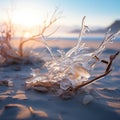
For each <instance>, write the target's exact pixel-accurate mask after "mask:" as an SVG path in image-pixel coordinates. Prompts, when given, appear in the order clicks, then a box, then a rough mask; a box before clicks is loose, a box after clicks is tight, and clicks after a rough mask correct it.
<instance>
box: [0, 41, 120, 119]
mask: <svg viewBox="0 0 120 120" xmlns="http://www.w3.org/2000/svg"><path fill="white" fill-rule="evenodd" d="M17 42H19V41H13V43H12V44H14V45H16V46H17V44H18V43H17ZM33 43H34V42H33ZM33 43H32V42H31V44H30V43H29V47H30V46H32V47H33V48H36V47H42V45H41V44H37V42H35V43H34V45H33ZM85 43H86V45H87V46H89V48H97V46H98V45H99V42H91V41H90V42H85ZM48 44H49V46H51V47H59V48H60V49H63V48H70V47H72V46H73V45H75V44H76V42H74V41H62V40H59V41H50V42H48ZM27 45H28V44H26V46H27ZM106 50H108V51H106V52H104V53H103V58H105V57H106V56H107V55H108V56H109V55H110V54H111V53H113V52H114V51H120V42H114V43H113V44H110V45H108V46H107V48H106ZM31 68H33V69H36V68H40V69H41V70H42V68H41V63H38V64H37V65H30V64H28V65H7V66H0V81H4V80H12V81H13V86H9V87H8V86H4V85H1V86H0V120H120V55H118V56H117V58H116V60H115V61H114V63H113V71H112V72H111V73H110V74H109V75H107V76H106V77H104V78H102V79H100V80H98V81H96V82H94V83H93V84H90V85H89V86H86V87H85V88H83V89H80V90H79V92H78V93H77V94H76V95H75V96H74V97H73V98H72V99H69V100H63V99H61V98H60V97H58V96H57V95H55V94H53V93H40V92H38V91H35V90H33V89H26V88H25V81H26V80H28V79H29V77H30V74H31ZM103 69H104V66H103V65H102V64H99V65H98V66H97V68H96V71H95V74H96V75H99V74H100V73H102V71H103ZM87 95H90V96H92V98H93V99H92V100H91V102H90V103H88V104H84V98H85V97H86V96H87Z"/></svg>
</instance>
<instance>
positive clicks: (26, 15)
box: [12, 8, 42, 27]
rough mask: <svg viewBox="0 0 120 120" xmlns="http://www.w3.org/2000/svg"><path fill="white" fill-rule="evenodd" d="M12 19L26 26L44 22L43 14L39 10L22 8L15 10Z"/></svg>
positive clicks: (15, 22)
mask: <svg viewBox="0 0 120 120" xmlns="http://www.w3.org/2000/svg"><path fill="white" fill-rule="evenodd" d="M12 21H13V23H14V24H18V25H22V26H24V27H33V26H35V25H39V24H40V23H41V22H42V21H41V16H40V14H39V13H38V11H37V10H34V9H22V8H21V9H19V10H16V11H15V12H14V14H13V16H12Z"/></svg>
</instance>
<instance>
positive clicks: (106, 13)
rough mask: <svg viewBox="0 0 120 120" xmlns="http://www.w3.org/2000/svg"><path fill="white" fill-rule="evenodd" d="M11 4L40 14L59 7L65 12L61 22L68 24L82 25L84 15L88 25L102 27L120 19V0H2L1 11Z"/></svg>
mask: <svg viewBox="0 0 120 120" xmlns="http://www.w3.org/2000/svg"><path fill="white" fill-rule="evenodd" d="M11 6H12V7H13V8H15V9H17V8H21V10H22V9H24V8H31V9H32V10H33V11H34V10H35V9H36V10H37V11H39V12H38V14H39V15H41V14H42V15H43V14H46V13H49V14H51V12H52V11H54V9H55V8H56V7H59V10H60V11H62V12H63V14H62V16H63V17H62V19H60V21H61V22H60V23H62V24H64V25H66V26H77V25H80V24H81V19H82V17H83V16H86V24H87V25H89V26H100V27H104V26H108V25H110V24H111V23H112V22H113V21H114V20H117V19H120V0H0V13H2V12H3V11H4V10H5V9H7V8H9V7H11ZM39 15H38V16H39Z"/></svg>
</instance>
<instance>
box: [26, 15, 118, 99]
mask: <svg viewBox="0 0 120 120" xmlns="http://www.w3.org/2000/svg"><path fill="white" fill-rule="evenodd" d="M84 22H85V17H83V19H82V25H81V30H80V33H79V37H78V41H77V44H76V45H75V46H74V47H73V48H71V49H70V50H69V51H67V52H65V51H63V50H58V53H59V55H60V57H53V56H54V54H53V53H52V51H49V52H50V54H51V56H52V60H50V61H47V62H46V63H45V67H46V69H47V70H46V72H45V73H40V72H39V74H38V72H35V71H34V73H32V74H34V77H33V78H31V80H28V81H26V87H28V88H33V89H34V88H35V87H37V88H38V87H45V88H47V89H48V91H52V92H53V91H54V92H55V93H57V94H59V96H61V97H63V98H65V99H68V98H70V97H71V96H72V95H74V93H75V92H76V91H77V90H78V89H79V88H81V87H83V86H86V85H88V84H90V83H92V82H94V81H96V80H98V79H100V78H102V77H104V76H106V75H107V74H108V73H110V72H111V65H112V61H113V60H114V59H115V57H116V56H117V55H118V54H119V52H117V53H115V54H114V55H111V56H110V60H109V61H107V62H106V64H107V67H106V70H105V72H103V74H101V75H100V76H98V77H96V78H94V79H92V80H90V77H92V74H91V72H92V71H93V70H94V68H95V66H96V65H97V62H104V60H101V59H100V55H101V53H102V52H103V50H104V49H105V47H106V45H107V44H109V43H112V42H113V40H114V39H115V38H116V37H117V36H118V34H119V33H120V31H118V32H117V33H113V34H111V33H110V30H109V31H108V32H107V33H106V35H105V38H104V40H103V41H102V43H101V44H100V45H99V46H98V48H97V49H96V50H94V51H92V52H91V51H89V49H88V48H87V47H86V44H85V43H83V42H82V36H83V35H84V34H85V32H86V30H87V28H88V27H86V26H85V24H84ZM47 47H48V46H47ZM48 49H49V50H51V49H50V48H48ZM104 63H105V62H104ZM42 89H43V88H42Z"/></svg>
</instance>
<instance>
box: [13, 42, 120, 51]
mask: <svg viewBox="0 0 120 120" xmlns="http://www.w3.org/2000/svg"><path fill="white" fill-rule="evenodd" d="M82 42H83V43H85V44H86V46H87V47H88V48H97V47H98V46H99V45H100V43H101V42H102V41H84V40H82ZM47 43H48V46H50V47H59V48H61V49H63V48H70V47H73V46H75V45H76V44H77V40H48V41H47ZM11 44H12V45H13V46H15V47H16V48H17V47H18V45H19V40H12V41H11ZM25 47H32V48H38V47H45V46H44V45H43V44H42V43H41V42H40V41H38V42H36V41H29V42H26V43H25V45H24V48H25ZM106 48H110V49H115V50H120V42H119V41H117V42H116V41H115V42H113V43H112V44H110V43H109V44H108V45H107V46H106Z"/></svg>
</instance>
